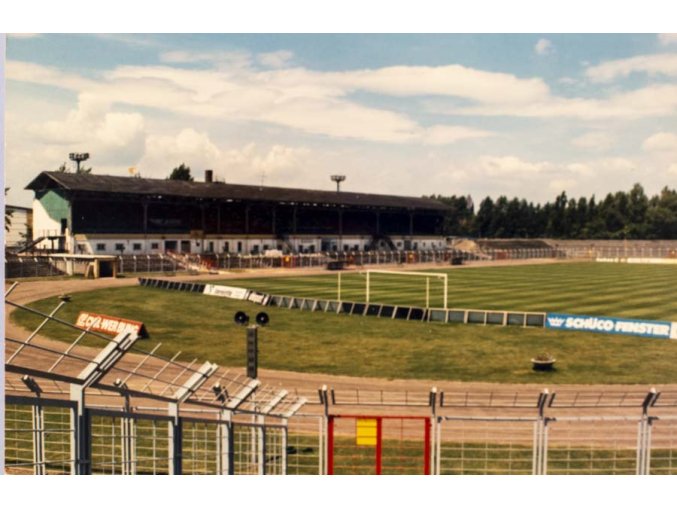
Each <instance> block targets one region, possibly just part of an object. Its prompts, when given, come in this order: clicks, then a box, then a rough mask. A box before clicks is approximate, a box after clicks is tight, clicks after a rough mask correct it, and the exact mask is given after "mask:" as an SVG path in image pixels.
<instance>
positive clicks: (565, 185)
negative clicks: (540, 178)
mask: <svg viewBox="0 0 677 507" xmlns="http://www.w3.org/2000/svg"><path fill="white" fill-rule="evenodd" d="M577 186H578V180H577V179H574V178H556V179H554V180H552V181H550V183H549V184H548V188H549V189H550V190H552V191H553V192H555V193H557V194H560V193H562V192H569V191H571V190H572V189H574V188H576V187H577Z"/></svg>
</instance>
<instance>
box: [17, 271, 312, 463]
mask: <svg viewBox="0 0 677 507" xmlns="http://www.w3.org/2000/svg"><path fill="white" fill-rule="evenodd" d="M17 285H18V284H17V283H15V284H14V285H12V286H11V287H10V288H9V290H7V291H6V294H5V298H6V302H5V304H6V305H8V306H10V307H12V308H13V309H14V311H22V312H28V313H31V314H32V315H34V316H35V317H37V318H38V319H39V320H41V321H42V322H41V323H40V324H39V325H38V326H37V327H36V328H35V330H33V331H32V332H29V331H26V334H25V335H23V336H14V337H6V338H5V345H6V350H7V355H6V359H5V392H6V398H5V402H6V410H7V412H6V413H7V421H6V422H7V424H6V426H7V431H6V435H5V456H4V458H5V469H6V471H7V472H8V473H31V474H38V475H43V474H78V475H81V474H111V475H118V474H121V475H132V474H237V473H245V467H244V466H240V467H239V468H238V466H237V465H238V464H242V463H245V462H246V463H248V466H247V468H246V472H247V473H258V474H281V473H286V472H287V468H286V467H287V425H288V421H289V419H290V418H291V417H293V416H294V415H295V414H296V413H297V412H298V411H299V409H300V408H301V407H303V405H304V404H305V402H306V400H305V399H304V398H302V397H299V396H297V395H295V394H290V393H288V392H287V391H285V390H280V389H278V388H275V387H272V386H266V385H262V383H261V382H260V381H259V380H257V379H251V378H247V377H244V376H243V375H242V374H239V373H233V372H230V371H229V370H222V369H220V368H219V367H218V366H217V365H215V364H213V363H210V362H205V363H203V364H202V365H198V364H196V363H197V361H196V360H193V361H190V362H188V361H179V360H178V357H179V355H180V353H178V354H175V355H174V356H173V357H171V358H164V357H162V356H160V355H159V354H158V352H157V351H158V349H159V347H160V345H161V344H158V345H156V346H155V347H154V348H153V349H152V350H151V351H148V350H147V349H146V348H144V347H139V348H136V347H135V344H136V341H137V339H138V335H137V334H136V333H135V332H133V331H124V332H121V333H119V334H117V335H116V336H114V337H113V336H106V335H103V334H101V333H98V332H93V331H91V330H90V329H82V328H78V327H76V326H74V325H73V324H70V323H68V322H66V321H64V320H62V319H60V318H59V317H58V312H59V310H60V309H61V308H62V307H63V306H64V305H65V304H66V302H65V301H62V302H60V303H59V304H58V305H57V306H56V308H54V309H53V310H52V311H51V312H50V313H44V312H41V311H39V310H36V309H33V308H30V307H26V306H24V305H21V304H18V303H15V302H12V301H11V300H8V299H7V297H8V296H10V295H11V293H12V291H13V290H14V288H15V287H16V286H17ZM47 324H50V326H51V327H52V328H59V329H60V331H61V335H62V340H65V341H57V340H52V339H48V338H46V337H44V336H41V335H40V332H41V331H42V330H43V328H44V326H45V325H47ZM69 331H70V332H71V333H72V334H73V338H72V339H70V338H68V339H66V338H65V337H66V336H68V332H69ZM97 344H99V346H97ZM242 431H245V432H247V433H248V434H251V435H253V440H252V442H251V444H252V445H251V446H249V447H247V448H244V447H242V446H238V445H234V444H235V443H236V441H237V440H238V438H239V435H240V433H242Z"/></svg>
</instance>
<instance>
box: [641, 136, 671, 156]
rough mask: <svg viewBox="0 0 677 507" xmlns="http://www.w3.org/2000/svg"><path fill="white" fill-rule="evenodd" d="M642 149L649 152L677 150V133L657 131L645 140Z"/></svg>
mask: <svg viewBox="0 0 677 507" xmlns="http://www.w3.org/2000/svg"><path fill="white" fill-rule="evenodd" d="M642 149H643V150H644V151H649V152H677V134H673V133H672V132H657V133H655V134H653V135H652V136H650V137H648V138H646V139H645V140H644V142H643V143H642Z"/></svg>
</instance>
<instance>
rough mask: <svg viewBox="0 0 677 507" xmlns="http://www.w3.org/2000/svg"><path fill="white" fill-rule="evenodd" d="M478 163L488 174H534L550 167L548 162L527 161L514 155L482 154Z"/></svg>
mask: <svg viewBox="0 0 677 507" xmlns="http://www.w3.org/2000/svg"><path fill="white" fill-rule="evenodd" d="M479 165H480V167H481V168H482V169H483V170H484V171H485V173H486V174H488V175H489V176H520V175H521V176H523V175H534V174H539V173H542V172H544V171H547V170H548V169H551V168H552V164H550V163H548V162H528V161H525V160H522V159H521V158H518V157H515V156H503V157H494V156H482V157H480V158H479Z"/></svg>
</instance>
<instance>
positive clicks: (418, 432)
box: [327, 415, 431, 475]
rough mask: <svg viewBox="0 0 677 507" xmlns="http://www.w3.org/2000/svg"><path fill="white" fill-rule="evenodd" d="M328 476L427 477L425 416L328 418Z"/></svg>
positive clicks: (427, 422) (427, 426)
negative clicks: (422, 475)
mask: <svg viewBox="0 0 677 507" xmlns="http://www.w3.org/2000/svg"><path fill="white" fill-rule="evenodd" d="M328 424H329V426H328V431H327V444H328V445H327V447H328V454H327V473H328V474H329V475H382V474H383V475H421V474H424V475H430V461H431V459H430V453H431V422H430V418H429V417H415V416H412V417H407V416H366V415H359V416H356V415H331V416H329V420H328Z"/></svg>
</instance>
